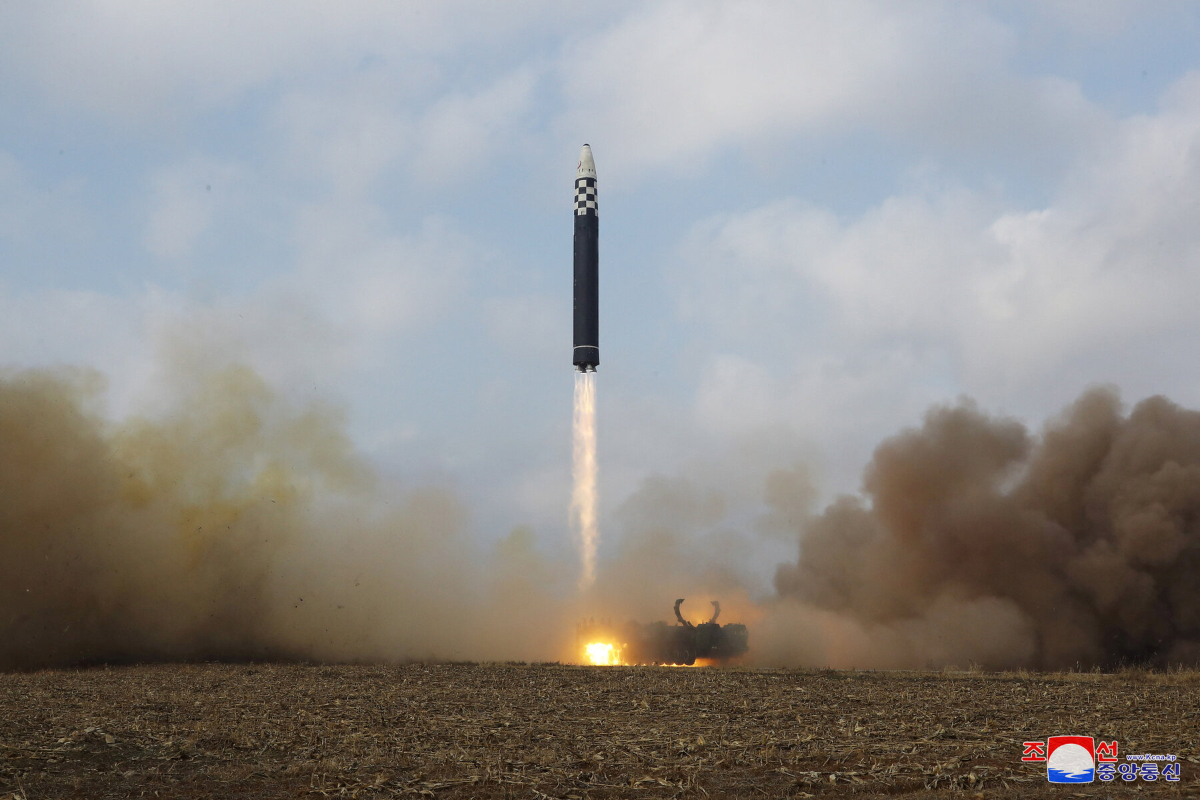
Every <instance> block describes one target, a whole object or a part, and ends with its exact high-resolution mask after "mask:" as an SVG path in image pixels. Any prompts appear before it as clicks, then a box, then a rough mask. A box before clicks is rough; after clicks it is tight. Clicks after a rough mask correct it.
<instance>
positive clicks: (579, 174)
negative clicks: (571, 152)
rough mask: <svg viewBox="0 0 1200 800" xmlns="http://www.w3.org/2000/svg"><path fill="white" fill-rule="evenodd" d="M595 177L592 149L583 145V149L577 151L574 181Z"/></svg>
mask: <svg viewBox="0 0 1200 800" xmlns="http://www.w3.org/2000/svg"><path fill="white" fill-rule="evenodd" d="M595 177H596V162H595V160H594V159H593V158H592V147H591V145H586V144H585V145H584V146H583V149H582V150H580V151H579V167H578V168H577V169H576V170H575V179H576V180H578V179H580V178H595Z"/></svg>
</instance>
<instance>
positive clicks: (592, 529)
mask: <svg viewBox="0 0 1200 800" xmlns="http://www.w3.org/2000/svg"><path fill="white" fill-rule="evenodd" d="M573 429H574V448H573V462H572V466H571V475H572V477H573V478H574V480H575V485H574V488H573V489H572V491H571V527H572V529H573V530H574V531H575V532H576V535H577V536H578V537H579V552H580V560H581V562H582V563H581V566H582V570H581V572H580V575H579V588H580V589H581V590H582V589H587V588H588V587H590V586H591V585H592V583H594V582H595V580H596V546H597V544H598V543H599V538H600V532H599V530H598V529H597V527H596V373H594V372H576V373H575V413H574V425H573Z"/></svg>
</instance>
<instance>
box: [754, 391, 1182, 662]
mask: <svg viewBox="0 0 1200 800" xmlns="http://www.w3.org/2000/svg"><path fill="white" fill-rule="evenodd" d="M864 489H865V495H866V497H867V498H868V502H864V501H863V500H861V499H858V498H852V497H843V498H841V499H839V500H837V501H836V502H834V503H833V504H832V505H830V506H829V507H828V508H826V509H825V511H824V512H823V513H822V514H820V515H819V516H816V517H814V518H812V519H810V520H808V521H807V522H806V524H805V525H804V530H803V534H802V537H801V541H800V557H799V559H798V561H797V563H795V564H794V565H784V566H781V567H780V568H779V570H778V573H777V575H776V580H775V584H776V588H777V590H778V592H779V594H780V596H781V597H782V598H784V599H785V602H782V603H780V604H778V607H777V608H776V609H775V611H774V613H773V615H772V617H771V618H770V619H768V620H767V622H766V624H765V626H764V629H763V636H762V637H760V641H763V640H764V639H765V640H766V641H767V643H768V648H767V649H768V650H771V651H772V654H773V656H774V657H776V658H778V659H780V660H788V659H789V658H790V659H800V660H812V659H814V658H816V659H822V658H823V659H824V660H826V661H828V662H834V663H837V662H842V663H845V662H851V663H854V662H857V663H856V665H858V666H918V667H919V666H940V665H942V664H946V663H954V662H956V661H957V663H960V664H961V663H963V662H964V661H975V662H977V663H981V664H983V665H986V666H997V667H998V666H1016V665H1026V666H1035V667H1041V668H1063V667H1070V666H1074V665H1076V664H1080V665H1101V666H1115V665H1118V664H1121V663H1131V662H1137V663H1147V662H1149V663H1155V664H1168V663H1170V664H1174V663H1180V662H1182V663H1195V662H1196V661H1197V660H1200V581H1197V580H1196V576H1197V575H1198V574H1200V571H1198V570H1200V413H1197V412H1195V411H1188V410H1185V409H1182V408H1180V407H1179V406H1177V405H1175V404H1173V403H1171V402H1170V401H1168V400H1166V399H1165V398H1162V397H1152V398H1150V399H1147V400H1144V401H1142V402H1140V403H1138V404H1137V406H1135V407H1134V408H1133V410H1132V411H1131V412H1130V413H1129V414H1128V416H1125V415H1123V414H1122V409H1121V404H1120V402H1119V399H1118V398H1117V396H1116V394H1115V393H1114V392H1112V391H1109V390H1100V389H1097V390H1092V391H1089V392H1087V393H1085V394H1084V395H1083V396H1082V397H1080V398H1079V400H1077V401H1076V402H1075V403H1074V404H1073V405H1072V406H1071V407H1070V408H1069V409H1067V410H1066V411H1065V412H1064V414H1063V415H1062V416H1061V417H1060V418H1059V419H1057V420H1055V421H1053V422H1051V423H1050V424H1048V425H1047V427H1046V429H1045V431H1044V432H1043V434H1042V435H1041V436H1040V437H1037V438H1035V437H1032V436H1031V435H1030V434H1029V433H1028V432H1027V431H1026V429H1025V428H1024V427H1023V426H1022V425H1020V424H1019V423H1017V422H1015V421H1012V420H1008V419H1002V418H993V417H989V416H987V415H985V414H983V413H982V412H980V411H979V410H978V409H977V408H976V407H975V406H974V405H973V404H972V403H970V402H965V401H964V402H961V403H960V404H959V405H957V406H954V407H943V408H934V409H932V410H931V411H929V412H928V414H927V415H926V417H925V420H924V424H923V425H922V427H921V428H920V429H918V430H908V431H905V432H902V433H901V434H899V435H897V436H895V437H893V438H891V439H888V440H886V441H885V442H883V443H882V444H881V445H880V446H879V447H878V448H877V449H876V451H875V455H874V458H873V460H872V461H871V463H870V465H869V466H868V467H867V470H866V472H865V477H864ZM790 601H799V602H790ZM805 651H807V653H806V652H805ZM863 662H867V663H863Z"/></svg>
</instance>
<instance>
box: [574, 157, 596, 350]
mask: <svg viewBox="0 0 1200 800" xmlns="http://www.w3.org/2000/svg"><path fill="white" fill-rule="evenodd" d="M599 284H600V217H599V208H598V203H597V200H596V162H595V161H594V160H592V148H591V147H590V146H588V145H586V144H585V145H584V146H583V150H582V151H581V152H580V153H579V167H578V168H577V169H576V170H575V349H574V350H573V351H572V356H571V363H572V364H574V365H575V369H577V370H579V371H580V372H595V371H596V365H597V364H599V363H600V303H599V299H598V297H597V295H598V289H599Z"/></svg>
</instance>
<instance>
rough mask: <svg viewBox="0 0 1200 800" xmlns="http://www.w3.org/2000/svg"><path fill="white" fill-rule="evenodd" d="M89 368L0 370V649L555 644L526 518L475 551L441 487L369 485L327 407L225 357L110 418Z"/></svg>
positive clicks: (224, 653)
mask: <svg viewBox="0 0 1200 800" xmlns="http://www.w3.org/2000/svg"><path fill="white" fill-rule="evenodd" d="M101 383H102V382H101V381H100V379H99V378H98V376H96V375H95V374H93V373H87V372H81V371H74V372H72V371H58V372H47V371H30V372H20V373H15V374H8V375H6V376H3V377H0V629H2V630H3V631H4V636H3V637H0V669H11V668H28V667H36V666H43V665H54V664H71V663H80V662H88V661H122V660H152V659H260V658H261V659H266V658H305V659H319V660H340V661H345V660H390V659H403V658H424V657H439V658H558V657H560V656H561V654H562V653H563V649H564V644H563V642H562V641H561V640H562V636H563V635H564V632H566V634H567V635H569V631H570V622H569V620H570V614H569V613H568V612H566V611H565V610H563V611H556V610H555V604H554V603H552V602H549V601H548V600H547V599H546V597H545V592H547V591H549V589H550V588H551V587H552V582H551V581H549V580H547V578H546V575H545V570H544V569H543V568H542V567H541V565H540V563H539V561H538V558H537V555H536V553H534V552H533V549H532V544H531V541H530V537H529V536H528V533H527V532H523V531H521V530H517V531H514V532H513V533H512V534H511V535H509V536H508V537H507V538H505V539H504V540H503V541H502V542H501V543H500V545H499V547H498V548H497V551H496V552H492V553H487V552H484V553H477V554H475V555H474V556H473V555H472V547H471V543H470V542H469V541H465V539H466V538H467V536H466V531H465V523H466V512H465V510H464V509H463V507H462V505H461V504H460V503H459V502H458V501H457V500H456V499H455V497H454V496H453V495H452V494H450V493H449V492H447V491H446V490H443V489H438V488H435V487H433V488H412V489H407V490H403V491H401V490H396V489H395V488H388V487H382V486H380V485H379V484H380V482H379V480H378V479H377V478H376V476H374V475H373V474H372V472H371V470H370V469H368V467H367V466H366V465H365V464H364V463H363V462H362V461H361V459H360V458H359V457H358V456H356V455H355V453H354V452H353V450H352V448H351V445H350V443H349V441H348V439H347V437H346V436H345V435H344V433H343V432H342V427H341V419H340V417H339V415H338V414H337V413H336V411H334V410H332V409H328V408H322V407H319V406H314V407H308V408H302V409H296V408H292V407H291V406H289V405H288V404H287V403H285V402H284V401H283V400H281V399H280V398H279V397H277V396H276V395H274V394H273V393H272V392H271V390H270V389H269V388H268V387H267V386H266V385H265V384H264V383H263V382H262V381H261V380H260V379H259V378H258V377H256V376H255V375H254V374H253V373H251V372H250V371H248V370H246V369H243V368H238V367H229V368H225V369H218V370H211V371H207V372H203V373H202V374H201V377H199V378H198V379H197V380H196V381H195V384H194V387H193V388H192V390H191V391H189V392H188V394H187V397H186V398H185V399H183V400H181V401H179V402H178V403H177V404H176V405H175V406H174V407H173V408H171V409H170V410H169V411H168V412H167V413H165V414H164V415H163V416H162V417H161V418H158V419H155V420H153V421H151V420H133V421H130V422H126V423H123V424H120V425H113V424H110V423H106V422H105V421H103V420H102V419H101V418H100V417H99V416H98V415H97V414H95V413H93V411H92V407H93V406H94V404H95V401H96V400H97V398H98V397H99V393H100V390H101V388H102V387H101ZM484 565H486V567H485V566H484ZM514 606H520V607H523V608H524V609H525V610H524V611H523V612H522V613H519V614H515V613H513V608H514ZM560 614H561V615H562V616H561V617H560V616H559V615H560Z"/></svg>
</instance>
